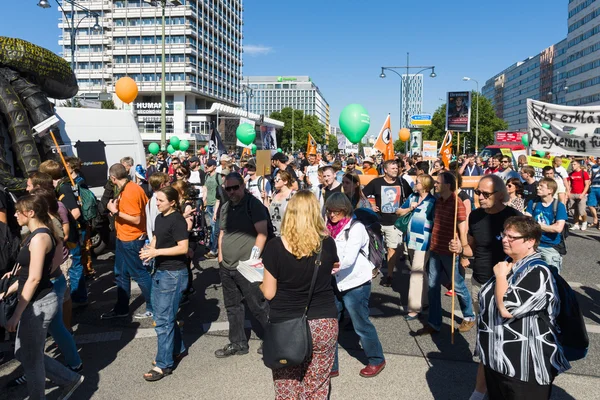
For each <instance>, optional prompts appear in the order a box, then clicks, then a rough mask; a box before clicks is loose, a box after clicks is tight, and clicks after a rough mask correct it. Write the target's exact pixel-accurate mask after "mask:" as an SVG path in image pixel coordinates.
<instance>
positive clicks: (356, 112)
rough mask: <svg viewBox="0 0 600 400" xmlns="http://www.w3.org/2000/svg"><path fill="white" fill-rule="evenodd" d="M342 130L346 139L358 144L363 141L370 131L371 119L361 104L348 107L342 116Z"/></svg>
mask: <svg viewBox="0 0 600 400" xmlns="http://www.w3.org/2000/svg"><path fill="white" fill-rule="evenodd" d="M339 122H340V129H341V130H342V133H343V134H344V136H346V138H347V139H348V140H349V141H350V142H352V143H353V144H356V143H358V142H360V141H361V139H362V138H363V137H364V136H365V134H366V133H367V131H368V130H369V126H370V125H371V117H369V113H368V111H367V110H366V109H365V108H364V107H363V106H361V105H360V104H350V105H348V106H346V107H345V108H344V109H343V110H342V112H341V114H340V121H339Z"/></svg>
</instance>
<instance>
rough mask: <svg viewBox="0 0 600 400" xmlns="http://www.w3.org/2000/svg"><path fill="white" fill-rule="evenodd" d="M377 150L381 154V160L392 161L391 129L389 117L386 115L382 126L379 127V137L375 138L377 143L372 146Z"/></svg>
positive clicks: (392, 143)
mask: <svg viewBox="0 0 600 400" xmlns="http://www.w3.org/2000/svg"><path fill="white" fill-rule="evenodd" d="M374 147H375V148H376V149H377V150H379V151H380V152H381V153H382V154H383V159H384V160H385V161H387V160H393V159H394V158H395V156H394V142H393V140H392V128H391V122H390V115H389V114H388V116H387V118H386V120H385V122H384V123H383V126H382V127H381V132H379V136H377V141H376V142H375V146H374Z"/></svg>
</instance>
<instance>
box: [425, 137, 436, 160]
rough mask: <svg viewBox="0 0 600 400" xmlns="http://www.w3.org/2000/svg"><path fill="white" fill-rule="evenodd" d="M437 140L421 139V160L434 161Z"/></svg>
mask: <svg viewBox="0 0 600 400" xmlns="http://www.w3.org/2000/svg"><path fill="white" fill-rule="evenodd" d="M437 144H438V142H437V140H424V141H423V152H422V153H421V155H422V156H423V161H435V160H437V158H438V156H437Z"/></svg>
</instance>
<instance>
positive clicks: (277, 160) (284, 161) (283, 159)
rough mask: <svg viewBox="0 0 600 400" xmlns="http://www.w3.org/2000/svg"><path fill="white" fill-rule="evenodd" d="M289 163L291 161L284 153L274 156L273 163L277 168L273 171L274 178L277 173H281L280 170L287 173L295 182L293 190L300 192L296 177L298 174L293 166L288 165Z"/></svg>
mask: <svg viewBox="0 0 600 400" xmlns="http://www.w3.org/2000/svg"><path fill="white" fill-rule="evenodd" d="M288 161H289V158H288V156H286V155H285V154H283V153H275V154H273V156H272V157H271V163H272V164H273V166H274V167H275V170H274V171H273V176H275V175H276V174H277V171H279V170H281V171H286V172H287V173H288V174H290V176H291V177H292V181H293V182H292V189H293V190H298V177H297V176H296V173H295V172H294V168H292V166H291V165H289V164H288ZM272 186H274V185H272Z"/></svg>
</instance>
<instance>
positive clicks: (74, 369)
mask: <svg viewBox="0 0 600 400" xmlns="http://www.w3.org/2000/svg"><path fill="white" fill-rule="evenodd" d="M67 368H69V369H70V370H71V371H73V372H77V373H79V372H81V371H82V370H83V363H81V364H79V365H78V366H76V367H69V366H68V365H67Z"/></svg>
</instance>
